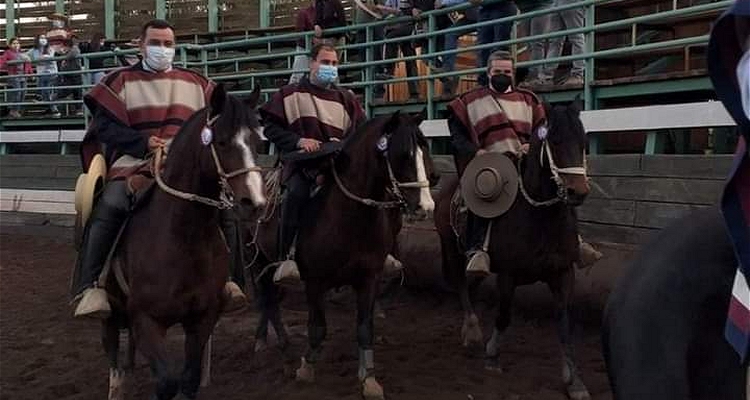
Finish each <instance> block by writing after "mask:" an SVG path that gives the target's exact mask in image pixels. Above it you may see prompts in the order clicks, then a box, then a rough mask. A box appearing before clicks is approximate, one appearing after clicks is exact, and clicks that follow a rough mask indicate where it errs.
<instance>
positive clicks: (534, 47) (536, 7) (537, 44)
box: [518, 0, 553, 88]
mask: <svg viewBox="0 0 750 400" xmlns="http://www.w3.org/2000/svg"><path fill="white" fill-rule="evenodd" d="M552 5H553V0H531V1H527V2H524V3H521V5H520V6H519V8H520V9H521V13H522V14H523V13H527V12H532V11H542V10H546V9H549V8H551V7H552ZM551 19H552V15H550V14H544V15H540V16H538V17H533V18H530V19H529V21H528V23H529V36H538V35H543V34H545V33H548V32H550V23H551V22H550V21H551ZM547 44H548V41H547V40H534V41H532V42H531V43H530V44H529V46H530V47H531V57H530V60H531V61H535V60H543V59H545V58H547V57H546V56H547V49H548V47H547ZM546 74H547V72H546V71H545V68H544V65H542V64H538V65H534V66H532V67H531V68H529V74H528V75H527V77H526V80H525V81H523V82H521V83H520V84H519V85H518V86H519V87H522V88H523V87H525V88H535V87H538V86H544V85H549V84H552V77H547V75H546Z"/></svg>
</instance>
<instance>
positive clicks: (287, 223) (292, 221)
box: [273, 173, 312, 284]
mask: <svg viewBox="0 0 750 400" xmlns="http://www.w3.org/2000/svg"><path fill="white" fill-rule="evenodd" d="M311 186H312V182H311V181H310V180H309V179H307V178H306V177H305V176H304V175H303V174H302V173H297V174H294V175H292V176H291V177H290V178H289V181H288V183H287V192H286V193H285V195H284V198H283V199H282V202H281V224H280V226H279V242H278V257H279V259H278V261H277V262H276V264H277V267H276V272H275V273H274V275H273V281H274V283H276V284H281V283H295V282H299V280H300V273H299V267H298V266H297V262H295V261H294V248H295V243H296V241H297V231H298V230H299V224H300V221H301V217H302V208H303V207H304V205H305V202H306V201H307V200H308V199H309V198H310V188H311Z"/></svg>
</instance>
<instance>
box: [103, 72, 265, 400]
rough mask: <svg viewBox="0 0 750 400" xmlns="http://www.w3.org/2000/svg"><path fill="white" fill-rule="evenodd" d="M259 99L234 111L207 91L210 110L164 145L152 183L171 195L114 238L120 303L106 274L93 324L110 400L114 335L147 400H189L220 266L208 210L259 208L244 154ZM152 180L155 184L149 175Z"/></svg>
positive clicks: (115, 370)
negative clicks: (129, 343) (173, 350)
mask: <svg viewBox="0 0 750 400" xmlns="http://www.w3.org/2000/svg"><path fill="white" fill-rule="evenodd" d="M259 93H260V92H259V90H256V91H255V92H254V94H253V96H252V97H251V99H250V100H249V101H248V102H247V103H244V102H242V101H241V100H238V99H236V98H234V97H233V96H230V95H228V94H227V93H226V91H225V90H224V88H223V87H222V86H221V85H219V86H217V87H216V88H215V89H214V90H213V92H212V95H211V101H210V107H208V108H205V109H203V110H200V111H198V112H196V113H195V114H193V116H192V117H191V118H190V119H189V120H188V121H187V122H186V123H185V125H183V126H182V128H181V129H180V131H179V133H178V134H177V135H176V137H175V139H174V140H173V141H172V144H171V146H170V149H169V161H168V163H167V165H166V167H165V168H164V170H163V172H162V173H161V175H162V177H163V183H164V184H165V185H167V186H168V187H171V189H169V188H167V186H164V185H161V187H162V189H163V190H155V191H154V193H153V194H152V197H151V198H150V200H149V201H148V202H147V203H146V204H145V205H143V206H142V208H140V209H139V210H138V211H137V212H135V214H134V215H133V216H132V217H131V219H130V221H129V223H128V225H127V227H126V229H125V231H124V232H123V236H122V241H121V243H120V245H119V246H118V249H117V251H116V253H115V256H114V260H113V262H116V263H118V265H119V266H120V268H121V269H122V271H123V274H124V280H125V281H126V284H127V287H128V288H129V290H128V291H129V293H127V295H125V293H123V290H122V289H121V286H120V285H118V283H117V282H116V280H115V274H109V279H108V280H107V282H106V288H107V292H108V293H110V295H112V296H113V298H112V301H111V302H112V304H113V310H112V315H111V317H110V318H109V319H108V320H106V321H104V323H103V325H104V326H103V329H104V331H103V344H104V347H105V351H106V352H107V355H108V357H109V363H110V397H109V398H110V399H112V400H120V399H122V396H123V388H122V383H123V377H124V375H123V372H122V370H120V368H119V365H118V345H119V329H120V328H127V329H128V330H129V332H130V335H131V339H132V340H134V342H135V345H136V347H137V348H138V350H139V351H140V352H141V353H142V354H143V355H144V356H145V357H146V358H147V359H148V361H149V363H150V365H151V370H152V373H153V374H154V375H155V377H156V378H157V384H156V393H155V394H154V398H155V399H158V400H163V399H171V398H173V397H174V396H175V395H177V393H178V392H181V393H182V394H183V395H185V396H186V397H187V398H190V399H193V398H195V397H196V396H197V391H198V386H199V383H200V378H201V359H202V355H203V351H204V348H205V345H206V342H207V340H208V338H209V336H210V335H211V333H212V331H213V329H214V326H215V324H216V321H217V320H218V318H219V315H220V313H221V309H222V307H223V304H222V303H223V301H224V297H223V296H222V291H223V287H224V283H225V281H226V279H227V270H226V265H227V264H228V262H229V259H228V257H229V253H228V250H227V245H226V243H225V241H224V239H223V238H222V235H221V232H220V228H219V224H220V217H219V208H217V207H229V206H231V205H232V203H233V202H232V201H231V200H232V197H233V198H234V201H237V202H239V201H242V200H251V201H252V203H253V204H255V205H256V206H257V205H262V204H263V203H264V202H265V195H264V194H263V185H262V178H261V176H260V173H259V168H258V167H257V165H256V161H255V160H256V154H255V152H254V150H253V149H254V147H255V145H256V143H257V141H258V140H259V138H258V135H257V133H256V128H258V126H259V124H258V119H257V116H256V114H255V111H254V109H255V105H256V102H257V100H258V95H259ZM206 129H210V131H209V132H208V133H207V132H206ZM158 158H159V157H158V156H157V159H158ZM157 164H158V163H157ZM155 171H156V174H157V175H158V174H159V172H158V171H159V169H158V166H157V167H156V168H155ZM168 190H169V191H170V192H171V193H168V192H167V191H168ZM173 190H176V191H179V192H183V193H184V194H191V195H197V196H201V197H202V200H201V201H202V202H193V201H188V200H186V199H184V198H180V197H177V196H176V195H175V193H177V192H175V191H173ZM205 203H211V204H213V205H209V204H205ZM175 324H181V325H182V328H183V330H184V332H185V367H184V369H183V371H182V374H181V376H180V377H179V378H178V377H176V376H173V374H172V371H170V365H169V359H168V354H167V349H166V341H165V334H166V331H167V329H168V328H169V327H170V326H172V325H175Z"/></svg>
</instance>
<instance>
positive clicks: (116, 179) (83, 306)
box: [72, 20, 246, 318]
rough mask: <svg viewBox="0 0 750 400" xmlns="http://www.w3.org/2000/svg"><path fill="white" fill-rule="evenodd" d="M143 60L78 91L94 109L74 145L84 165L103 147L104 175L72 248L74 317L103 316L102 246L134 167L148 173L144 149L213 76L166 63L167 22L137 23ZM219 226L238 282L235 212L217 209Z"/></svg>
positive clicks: (124, 210)
mask: <svg viewBox="0 0 750 400" xmlns="http://www.w3.org/2000/svg"><path fill="white" fill-rule="evenodd" d="M140 44H141V53H142V54H143V60H142V61H141V62H138V63H137V64H135V65H132V66H129V67H123V68H120V69H117V70H115V71H113V72H111V73H110V74H108V75H106V76H105V77H104V78H103V79H102V80H101V81H100V82H99V83H98V84H97V85H96V86H94V87H93V88H92V89H91V91H90V92H89V93H88V94H87V95H86V96H85V98H84V103H85V104H86V106H87V107H88V108H89V110H90V111H91V114H92V115H93V116H94V119H93V121H92V122H91V124H90V125H89V130H88V132H86V137H85V138H84V140H83V143H82V145H81V156H82V160H83V163H84V169H85V170H87V169H88V166H89V163H90V162H91V159H92V158H93V156H94V155H95V154H96V153H99V152H101V147H102V145H104V146H105V147H106V153H105V159H106V160H107V164H108V171H107V174H108V176H107V183H106V185H105V186H104V190H103V192H102V193H101V197H100V199H99V201H98V202H97V203H96V205H95V206H94V209H93V211H92V213H91V217H90V218H89V222H88V224H87V225H86V227H85V230H84V234H83V244H82V246H81V249H80V251H79V253H78V260H77V265H76V271H77V273H76V274H75V275H74V282H73V287H72V291H73V293H72V295H73V297H74V301H76V300H78V299H80V301H79V302H78V306H77V307H76V310H75V316H76V317H96V318H106V317H107V316H108V315H109V313H110V308H109V303H108V301H107V293H106V292H105V291H104V289H103V288H100V287H97V283H96V282H97V281H98V279H99V275H100V274H101V272H102V269H103V266H104V262H105V261H106V257H107V254H108V252H109V250H110V247H111V246H112V244H113V242H114V241H115V238H116V236H117V233H118V231H119V230H120V227H121V226H122V224H123V223H124V222H125V220H126V218H127V216H128V214H129V213H130V212H131V210H132V207H133V200H134V195H133V193H132V191H131V190H130V189H129V186H130V184H131V183H135V182H136V180H134V179H132V178H133V177H137V176H138V175H145V176H147V177H150V164H149V163H148V162H147V161H146V160H145V158H146V157H147V156H148V154H149V153H150V152H153V151H154V150H156V149H158V148H160V147H163V146H165V145H166V144H167V141H168V140H169V139H171V138H173V137H174V136H175V135H176V134H177V132H178V131H179V129H180V127H181V126H182V125H183V124H184V123H185V121H187V120H188V118H190V117H191V116H192V115H193V113H195V112H196V111H198V110H200V109H202V108H204V107H205V106H206V105H207V104H208V103H209V99H210V97H211V92H212V90H213V88H214V84H213V83H212V82H210V81H209V80H207V79H206V78H204V77H203V76H201V75H199V74H197V73H195V72H193V71H191V70H188V69H183V68H178V67H174V66H173V65H172V62H173V59H174V54H175V49H174V46H175V34H174V28H172V26H171V25H170V24H169V23H168V22H167V21H164V20H152V21H149V22H148V23H146V24H145V25H144V26H143V29H142V30H141V40H140ZM221 225H222V226H221V228H222V231H223V233H224V237H225V238H226V240H227V244H228V245H229V248H230V252H231V256H230V262H231V263H232V265H230V266H229V268H230V275H233V278H234V279H235V280H236V281H237V282H240V284H241V283H242V280H243V272H242V271H243V269H244V262H243V260H242V251H241V249H242V247H241V246H242V244H241V237H240V234H239V232H240V230H239V218H238V217H237V216H236V215H235V213H234V211H233V210H226V211H223V212H222V224H221ZM224 294H225V297H226V301H227V303H226V304H227V306H226V309H225V311H229V310H232V309H235V308H239V307H242V306H244V305H245V303H246V302H245V296H244V294H243V293H242V290H241V289H240V287H239V286H238V285H237V284H236V283H234V282H232V281H228V282H227V284H226V286H225V293H224Z"/></svg>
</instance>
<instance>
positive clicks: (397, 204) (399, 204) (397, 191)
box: [331, 133, 430, 209]
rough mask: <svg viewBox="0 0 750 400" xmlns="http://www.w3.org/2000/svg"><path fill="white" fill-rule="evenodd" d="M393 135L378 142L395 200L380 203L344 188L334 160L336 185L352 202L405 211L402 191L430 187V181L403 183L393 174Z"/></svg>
mask: <svg viewBox="0 0 750 400" xmlns="http://www.w3.org/2000/svg"><path fill="white" fill-rule="evenodd" d="M391 136H392V134H391V133H386V134H385V135H383V136H382V137H381V138H380V140H379V141H378V151H379V152H380V154H381V155H382V156H383V157H385V166H386V169H387V170H388V179H389V181H390V187H388V188H387V191H388V193H389V194H390V195H391V196H393V197H395V198H396V199H395V200H390V201H380V200H373V199H369V198H363V197H360V196H357V195H355V194H354V193H352V192H351V191H350V190H349V189H347V188H346V186H344V183H343V182H342V181H341V178H340V177H339V174H338V171H337V170H336V159H335V158H334V162H333V165H332V167H331V168H332V169H333V177H334V179H335V180H336V185H338V187H339V189H341V191H342V192H343V193H344V195H346V197H348V198H350V199H351V200H354V201H357V202H359V203H362V204H364V205H366V206H370V207H375V208H378V209H390V208H403V209H405V208H406V207H407V202H406V197H405V196H404V194H403V192H402V191H401V189H413V188H419V189H421V188H426V187H430V182H429V181H412V182H401V181H399V180H398V179H396V174H394V173H393V166H392V165H391V160H390V158H389V157H388V143H389V142H390V139H391ZM415 145H416V146H419V144H417V143H415Z"/></svg>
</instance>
